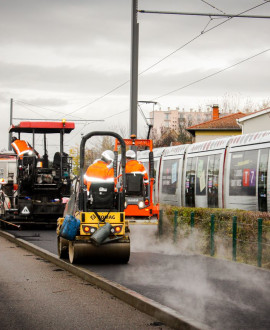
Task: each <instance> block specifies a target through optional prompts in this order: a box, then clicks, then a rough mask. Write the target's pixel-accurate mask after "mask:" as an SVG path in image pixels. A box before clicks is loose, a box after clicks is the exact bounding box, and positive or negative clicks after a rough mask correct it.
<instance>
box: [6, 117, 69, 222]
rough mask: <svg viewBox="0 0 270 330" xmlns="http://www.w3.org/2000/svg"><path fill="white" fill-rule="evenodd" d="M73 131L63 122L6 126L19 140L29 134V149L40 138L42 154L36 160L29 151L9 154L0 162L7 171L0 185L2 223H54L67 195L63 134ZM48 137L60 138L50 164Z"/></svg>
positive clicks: (66, 164)
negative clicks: (49, 135) (41, 140)
mask: <svg viewBox="0 0 270 330" xmlns="http://www.w3.org/2000/svg"><path fill="white" fill-rule="evenodd" d="M74 128H75V125H74V123H72V122H66V121H65V120H62V121H58V122H33V121H22V122H20V123H19V124H18V125H12V126H11V127H10V129H9V132H10V133H17V134H18V139H19V140H20V139H21V135H22V134H23V135H24V134H28V136H29V134H31V135H32V145H33V150H35V140H36V139H37V137H38V136H40V135H41V136H42V137H43V147H44V154H43V156H42V157H40V156H39V157H37V156H36V154H34V153H33V152H32V153H31V152H29V153H25V154H24V155H23V156H18V155H16V154H15V153H13V154H10V155H9V159H6V161H5V162H4V161H3V162H1V161H0V166H1V168H2V171H4V168H5V167H7V166H8V171H9V172H8V173H6V174H5V179H4V181H5V182H3V183H2V184H1V191H0V194H1V200H2V201H5V202H4V203H3V202H2V204H1V223H2V224H13V225H14V224H56V220H57V218H58V217H59V216H61V215H62V214H63V211H64V208H65V203H66V200H67V199H68V198H69V197H70V194H71V186H72V173H71V170H72V164H71V157H69V156H68V155H67V154H66V153H65V152H64V147H63V146H64V135H65V134H68V133H70V132H71V131H72V130H73V129H74ZM48 134H57V135H59V136H60V143H59V148H58V151H57V152H55V154H54V157H53V161H49V155H48V150H47V135H48ZM54 150H55V149H54ZM11 161H12V163H11ZM4 163H5V164H4ZM8 164H9V165H8ZM11 165H12V166H11ZM1 168H0V170H1ZM7 199H8V202H7ZM7 204H8V207H7Z"/></svg>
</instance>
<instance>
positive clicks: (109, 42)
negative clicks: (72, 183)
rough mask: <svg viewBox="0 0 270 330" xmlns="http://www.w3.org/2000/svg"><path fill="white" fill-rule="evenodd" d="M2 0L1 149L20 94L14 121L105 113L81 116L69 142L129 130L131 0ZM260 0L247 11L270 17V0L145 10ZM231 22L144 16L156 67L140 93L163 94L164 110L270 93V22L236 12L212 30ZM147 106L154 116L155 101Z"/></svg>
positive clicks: (177, 1)
mask: <svg viewBox="0 0 270 330" xmlns="http://www.w3.org/2000/svg"><path fill="white" fill-rule="evenodd" d="M0 4H1V7H0V44H1V51H0V86H1V90H0V91H1V92H0V109H1V110H0V111H1V117H2V120H1V121H0V130H1V131H0V136H1V140H0V149H2V148H6V147H7V143H8V127H9V120H10V118H9V107H10V99H11V98H13V99H14V108H13V110H14V112H13V117H14V118H25V119H27V118H38V119H41V118H44V119H61V118H66V119H84V120H102V119H105V121H104V122H94V123H93V122H92V123H89V124H88V125H85V123H81V122H79V123H76V129H75V131H74V132H73V133H72V134H70V136H68V137H67V138H66V148H67V149H68V148H69V147H70V146H74V145H75V143H78V142H79V141H80V137H81V134H86V133H88V132H90V131H92V130H97V129H98V130H103V129H110V128H113V127H118V126H121V127H123V128H125V129H126V132H127V133H129V103H130V96H129V94H130V84H129V79H130V58H131V0H0ZM260 4H262V5H261V6H259V7H257V8H256V9H253V10H250V11H248V12H247V13H245V14H250V15H268V16H270V2H267V1H264V0H237V1H235V0H226V1H224V0H207V1H204V0H139V1H138V9H143V10H155V11H178V12H180V11H182V12H203V13H218V14H220V13H226V14H239V13H241V12H244V11H246V10H248V9H250V8H252V7H255V6H258V5H260ZM225 20H227V19H226V18H219V19H212V20H210V19H209V17H198V16H177V15H156V14H140V13H139V14H138V22H139V28H140V42H139V72H143V71H145V70H146V71H145V72H144V73H142V74H140V75H139V86H138V89H139V91H138V99H139V100H154V101H158V102H159V104H158V105H157V106H156V109H159V108H161V109H162V110H165V109H167V108H168V107H170V108H171V109H173V108H176V107H179V108H180V109H182V108H185V109H186V110H188V109H190V108H193V109H198V107H201V108H202V110H204V109H206V108H207V105H211V104H214V103H218V104H222V103H223V102H224V99H229V100H230V101H232V102H234V103H237V104H239V107H240V106H242V107H244V105H245V104H246V103H250V104H252V105H253V106H254V105H260V104H262V102H263V101H265V100H269V99H270V88H269V87H270V69H269V63H270V51H268V52H264V51H266V50H267V49H269V48H270V34H269V31H270V20H269V19H247V18H234V19H231V20H228V21H227V22H225V23H224V24H222V25H220V26H219V27H216V28H214V29H213V30H211V31H208V30H209V29H211V28H212V27H214V26H215V25H217V24H219V23H221V22H224V21H225ZM201 32H204V33H201ZM193 39H194V41H192V42H190V41H191V40H193ZM189 42H190V43H189ZM187 43H188V44H187ZM185 44H187V45H186V46H185V47H182V46H183V45H185ZM261 52H264V53H263V54H261V55H258V56H256V57H254V58H252V59H250V60H248V61H245V62H243V63H242V64H239V65H236V66H234V67H232V68H230V69H228V70H226V71H224V72H222V73H220V74H217V75H214V76H212V77H210V78H208V79H205V80H203V81H201V82H199V83H196V84H192V83H193V82H195V81H197V80H199V79H202V78H204V77H207V76H209V75H211V74H213V73H215V72H218V71H220V70H223V69H225V68H227V67H230V66H233V65H234V64H236V63H239V62H241V61H243V60H245V59H247V58H249V57H252V56H254V55H256V54H259V53H261ZM170 54H172V55H170ZM168 55H170V56H168ZM164 58H165V59H164ZM162 59H164V60H162ZM160 60H162V61H161V62H160V63H159V64H157V65H155V64H156V63H157V62H159V61H160ZM152 66H153V67H152ZM150 67H152V68H150ZM122 84H123V86H122V87H120V88H117V87H118V86H121V85H122ZM188 84H192V85H191V86H189V87H186V88H182V87H184V86H186V85H188ZM115 88H117V89H116V90H115V91H113V92H112V93H109V92H110V91H112V90H113V89H115ZM173 91H174V92H173ZM107 93H109V94H108V95H107V96H104V95H105V94H107ZM166 94H167V95H166ZM164 95H166V96H164ZM141 107H142V110H143V111H144V113H145V115H146V117H148V116H149V111H150V110H152V106H146V105H144V104H142V105H141ZM138 118H139V123H138V135H141V137H145V127H146V125H145V123H144V121H143V118H142V117H141V115H138ZM13 121H14V123H15V124H16V123H18V122H19V120H15V119H14V120H13Z"/></svg>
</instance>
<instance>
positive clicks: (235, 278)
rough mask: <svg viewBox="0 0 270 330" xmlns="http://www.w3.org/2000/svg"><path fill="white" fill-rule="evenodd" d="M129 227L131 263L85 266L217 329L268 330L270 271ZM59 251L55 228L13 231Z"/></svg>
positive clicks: (147, 229)
mask: <svg viewBox="0 0 270 330" xmlns="http://www.w3.org/2000/svg"><path fill="white" fill-rule="evenodd" d="M155 230H156V228H155V226H153V225H144V226H143V225H132V226H131V251H132V253H131V257H130V261H129V263H128V264H127V265H113V264H112V265H111V264H110V265H98V264H95V265H81V266H83V267H85V268H87V269H89V270H91V271H94V272H96V273H98V274H100V275H102V276H103V277H105V278H107V279H109V280H111V281H115V282H117V283H120V284H121V285H123V286H125V287H127V288H130V289H132V290H134V291H136V292H139V293H140V294H142V295H144V296H146V297H148V298H151V299H153V300H155V301H157V302H159V303H161V304H163V305H165V306H168V307H171V308H173V309H174V310H176V311H178V312H180V313H181V314H182V315H184V316H186V317H189V318H191V319H193V320H195V321H198V322H202V323H203V324H206V325H208V326H210V327H211V328H214V329H270V317H269V312H270V272H269V271H266V270H261V269H258V268H256V267H252V266H247V265H242V264H237V263H233V262H228V261H222V260H216V259H213V258H208V257H203V256H199V255H191V254H186V255H184V254H183V253H181V252H179V251H177V249H176V248H175V247H174V246H173V245H172V244H171V243H168V242H167V243H166V242H160V241H158V240H157V239H156V238H155V235H154V232H155ZM9 232H10V233H12V234H14V235H15V236H17V237H20V238H22V239H24V240H26V241H29V242H31V243H32V244H36V245H37V246H39V247H41V248H43V249H46V250H48V251H50V252H52V253H54V254H57V243H56V233H55V229H47V230H46V229H43V230H41V229H40V228H36V229H32V230H23V231H16V230H12V231H11V230H9Z"/></svg>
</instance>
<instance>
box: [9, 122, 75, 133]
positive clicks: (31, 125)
mask: <svg viewBox="0 0 270 330" xmlns="http://www.w3.org/2000/svg"><path fill="white" fill-rule="evenodd" d="M74 128H75V124H74V123H73V122H66V121H46V122H43V121H21V122H20V123H19V124H18V125H11V127H10V128H9V132H15V133H43V134H51V133H60V132H61V131H64V132H65V133H70V132H71V131H72V130H73V129H74Z"/></svg>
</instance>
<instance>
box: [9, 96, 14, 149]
mask: <svg viewBox="0 0 270 330" xmlns="http://www.w3.org/2000/svg"><path fill="white" fill-rule="evenodd" d="M12 117H13V99H10V113H9V124H10V126H11V125H12ZM11 138H12V133H11V132H10V133H9V139H8V150H12V148H11Z"/></svg>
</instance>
